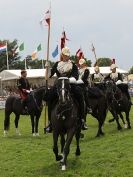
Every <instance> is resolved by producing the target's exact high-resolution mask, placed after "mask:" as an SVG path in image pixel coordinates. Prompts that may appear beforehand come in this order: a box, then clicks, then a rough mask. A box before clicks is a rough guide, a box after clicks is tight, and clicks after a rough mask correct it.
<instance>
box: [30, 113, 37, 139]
mask: <svg viewBox="0 0 133 177" xmlns="http://www.w3.org/2000/svg"><path fill="white" fill-rule="evenodd" d="M30 119H31V126H32V135H33V136H36V135H35V128H34V127H35V122H34V115H31V116H30Z"/></svg>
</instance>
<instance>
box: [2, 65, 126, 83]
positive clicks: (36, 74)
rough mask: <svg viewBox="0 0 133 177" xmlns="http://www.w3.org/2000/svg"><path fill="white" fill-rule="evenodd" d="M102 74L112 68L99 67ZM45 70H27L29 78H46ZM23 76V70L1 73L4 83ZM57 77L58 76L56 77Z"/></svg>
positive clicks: (91, 70) (122, 71)
mask: <svg viewBox="0 0 133 177" xmlns="http://www.w3.org/2000/svg"><path fill="white" fill-rule="evenodd" d="M99 68H100V72H101V73H102V74H108V73H110V72H111V70H110V67H99ZM89 70H90V74H93V73H94V67H89ZM45 71H46V70H45V69H27V78H45ZM117 71H118V72H120V73H122V74H126V73H128V72H127V71H125V70H122V69H119V68H117ZM20 76H21V70H4V71H2V72H1V73H0V77H1V80H2V81H9V80H14V79H18V78H19V77H20ZM55 76H56V75H55Z"/></svg>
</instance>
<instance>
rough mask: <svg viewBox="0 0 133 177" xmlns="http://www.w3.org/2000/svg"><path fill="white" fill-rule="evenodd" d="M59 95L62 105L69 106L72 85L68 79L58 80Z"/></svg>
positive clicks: (61, 78)
mask: <svg viewBox="0 0 133 177" xmlns="http://www.w3.org/2000/svg"><path fill="white" fill-rule="evenodd" d="M57 93H58V96H59V104H60V105H63V104H67V103H68V102H69V101H70V99H71V97H70V83H69V79H68V78H67V77H60V78H58V81H57Z"/></svg>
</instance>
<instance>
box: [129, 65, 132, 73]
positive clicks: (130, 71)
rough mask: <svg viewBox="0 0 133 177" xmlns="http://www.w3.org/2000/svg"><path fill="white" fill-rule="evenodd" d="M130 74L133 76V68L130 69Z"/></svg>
mask: <svg viewBox="0 0 133 177" xmlns="http://www.w3.org/2000/svg"><path fill="white" fill-rule="evenodd" d="M129 74H133V66H132V67H131V68H130V70H129Z"/></svg>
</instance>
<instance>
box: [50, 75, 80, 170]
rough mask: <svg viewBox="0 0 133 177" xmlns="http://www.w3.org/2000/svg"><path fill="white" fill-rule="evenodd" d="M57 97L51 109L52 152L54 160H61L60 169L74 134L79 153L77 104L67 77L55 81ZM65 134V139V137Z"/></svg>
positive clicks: (64, 162)
mask: <svg viewBox="0 0 133 177" xmlns="http://www.w3.org/2000/svg"><path fill="white" fill-rule="evenodd" d="M56 87H57V93H58V99H57V100H55V101H54V103H53V105H52V110H51V123H52V128H53V152H54V154H55V158H56V161H60V162H61V166H62V170H65V169H66V161H67V156H68V154H69V150H70V144H71V141H72V139H73V136H74V135H75V136H76V142H77V148H76V155H80V147H79V139H80V132H81V126H80V123H79V117H78V116H79V114H78V104H77V102H76V100H74V99H73V97H72V95H71V94H70V90H71V86H70V83H69V79H68V78H67V77H61V78H59V79H58V81H57V83H56ZM65 135H66V139H65ZM59 136H60V137H61V141H60V142H61V153H62V155H59V153H58V137H59Z"/></svg>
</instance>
